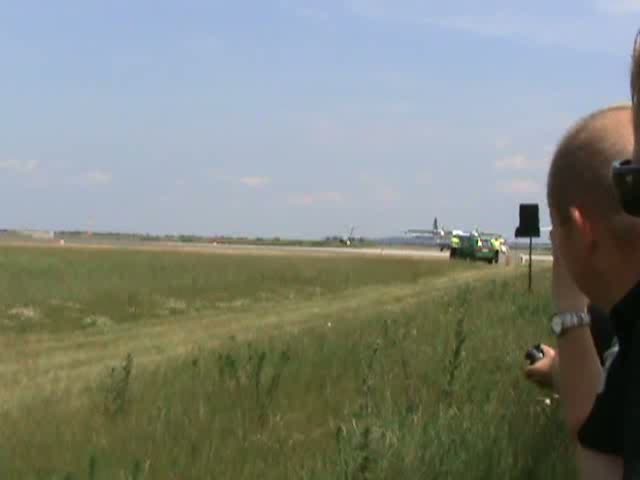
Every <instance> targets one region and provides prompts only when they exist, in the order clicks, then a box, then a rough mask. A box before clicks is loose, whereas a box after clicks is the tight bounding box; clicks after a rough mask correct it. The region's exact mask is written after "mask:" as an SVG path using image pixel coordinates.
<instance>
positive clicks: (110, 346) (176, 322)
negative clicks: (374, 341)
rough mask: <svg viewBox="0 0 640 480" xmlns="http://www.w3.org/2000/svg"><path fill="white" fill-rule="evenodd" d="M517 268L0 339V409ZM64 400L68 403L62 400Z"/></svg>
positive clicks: (323, 323)
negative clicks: (128, 358)
mask: <svg viewBox="0 0 640 480" xmlns="http://www.w3.org/2000/svg"><path fill="white" fill-rule="evenodd" d="M517 271H518V269H517V268H495V267H494V268H479V269H473V270H469V271H465V272H462V273H452V274H449V275H446V276H442V277H438V278H429V279H425V280H423V281H420V282H417V283H415V284H399V285H386V286H369V287H362V288H358V289H353V290H350V291H348V292H344V293H341V294H338V295H331V296H321V297H319V298H317V299H313V300H305V301H290V302H278V303H271V304H269V303H263V304H253V305H250V306H248V307H246V308H243V309H240V310H238V311H234V312H227V313H220V312H212V313H211V314H198V315H197V316H196V315H187V316H177V317H173V318H171V319H166V318H165V319H162V320H148V321H145V322H143V323H134V324H126V325H118V326H116V327H113V328H111V329H108V330H105V331H91V332H89V331H78V332H74V333H71V334H66V335H64V336H62V335H44V334H37V335H36V334H25V335H11V336H3V337H0V381H1V382H2V385H3V386H4V388H3V389H2V391H1V393H0V409H7V408H12V407H13V406H15V405H18V404H20V403H21V402H24V401H28V400H29V399H33V398H37V397H39V396H40V395H41V394H43V393H48V392H58V391H65V393H69V392H72V393H73V392H76V393H77V392H79V391H81V390H82V389H83V388H85V387H86V386H87V385H89V384H90V383H91V382H92V381H94V380H96V379H97V378H98V376H99V375H100V373H101V371H104V369H105V368H108V367H110V366H111V365H114V364H115V363H116V362H119V361H121V360H122V359H123V358H124V356H125V355H126V354H127V353H132V354H133V356H134V359H135V365H136V369H137V370H139V369H141V368H143V369H144V368H147V367H150V366H155V365H158V364H160V363H161V362H163V361H166V360H168V359H171V357H174V356H176V355H184V354H186V353H188V352H190V351H193V350H195V349H197V348H212V347H216V346H218V345H220V344H222V343H223V342H228V341H229V340H230V338H231V337H234V338H236V339H238V340H241V341H247V340H250V339H252V338H255V337H257V336H260V337H264V336H268V335H275V334H279V333H282V332H291V331H295V330H299V329H302V328H309V327H323V328H329V327H328V322H333V323H336V322H344V321H349V319H350V318H351V317H354V316H355V314H357V316H358V317H359V318H362V316H363V315H362V314H363V311H364V312H367V311H371V312H372V314H373V313H375V312H379V311H380V310H381V309H395V308H401V307H403V306H406V305H410V304H412V303H415V302H417V301H420V300H424V299H425V298H435V297H436V296H438V295H440V294H442V293H444V292H445V291H446V290H447V289H449V288H451V287H452V286H453V285H457V284H461V283H464V282H470V281H478V280H485V279H490V278H497V277H502V276H505V275H511V274H514V273H515V272H517ZM66 398H73V396H68V397H66Z"/></svg>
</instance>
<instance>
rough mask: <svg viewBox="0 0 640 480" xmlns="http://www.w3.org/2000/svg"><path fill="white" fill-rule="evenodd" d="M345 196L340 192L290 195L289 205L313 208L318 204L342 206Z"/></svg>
mask: <svg viewBox="0 0 640 480" xmlns="http://www.w3.org/2000/svg"><path fill="white" fill-rule="evenodd" d="M342 202H344V196H343V195H342V194H341V193H339V192H319V193H300V194H294V195H290V196H289V199H288V203H289V204H291V205H297V206H305V207H308V206H311V205H318V204H334V205H337V204H340V203H342Z"/></svg>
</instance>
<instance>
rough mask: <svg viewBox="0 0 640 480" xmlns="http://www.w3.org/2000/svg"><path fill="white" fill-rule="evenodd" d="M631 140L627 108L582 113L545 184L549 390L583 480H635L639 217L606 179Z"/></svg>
mask: <svg viewBox="0 0 640 480" xmlns="http://www.w3.org/2000/svg"><path fill="white" fill-rule="evenodd" d="M633 138H634V136H633V121H632V110H631V108H630V107H629V106H617V107H611V108H608V109H605V110H601V111H598V112H596V113H594V114H592V115H589V116H588V117H586V118H584V119H582V120H581V121H580V122H578V123H577V124H576V126H574V127H573V128H572V129H571V130H570V131H569V132H568V133H567V134H566V135H565V137H564V138H563V140H562V141H561V142H560V144H559V146H558V148H557V149H556V152H555V154H554V156H553V159H552V162H551V166H550V169H549V176H548V182H547V197H548V198H547V199H548V203H549V210H550V215H551V221H552V225H553V230H552V244H553V254H554V264H553V281H552V285H553V292H552V293H553V299H554V307H555V310H556V314H555V315H554V317H553V319H552V329H553V331H554V333H555V334H556V336H557V344H558V351H559V353H560V358H561V361H560V362H559V372H558V379H559V381H558V383H559V391H560V397H561V399H562V403H563V406H564V413H565V419H566V422H567V424H568V426H569V430H570V431H571V433H572V434H573V436H574V438H575V439H576V440H577V441H578V443H579V445H580V448H578V463H579V466H580V472H581V476H582V478H584V479H596V478H597V479H609V478H611V479H625V480H630V479H637V480H640V329H638V328H636V323H637V322H636V319H637V320H640V249H639V248H636V246H637V245H640V219H638V218H634V217H633V216H631V215H629V214H627V213H626V212H625V211H624V210H623V208H622V206H621V205H620V203H619V201H618V194H617V192H616V189H615V188H614V184H613V182H612V177H611V167H612V165H613V164H614V162H616V161H618V160H620V159H623V158H629V157H630V156H631V154H632V151H633V144H634V141H633ZM587 298H589V300H590V301H592V302H593V303H595V304H596V305H599V306H601V307H603V308H604V309H605V311H607V312H608V314H609V317H610V319H611V322H612V325H613V328H614V331H615V334H616V337H617V339H618V342H619V348H618V351H617V353H616V355H615V357H614V358H613V359H612V361H611V363H610V365H609V367H608V369H603V368H602V366H601V364H600V361H599V359H598V355H597V353H596V349H595V347H594V343H593V339H592V336H591V333H590V331H589V326H590V318H589V315H588V314H587V311H586V307H587Z"/></svg>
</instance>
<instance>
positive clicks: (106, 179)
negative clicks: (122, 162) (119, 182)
mask: <svg viewBox="0 0 640 480" xmlns="http://www.w3.org/2000/svg"><path fill="white" fill-rule="evenodd" d="M83 180H84V183H86V184H88V185H109V184H110V183H111V181H112V180H113V175H112V174H111V172H105V171H102V170H95V171H92V172H87V173H85V174H84V175H83Z"/></svg>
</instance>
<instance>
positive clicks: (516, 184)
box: [498, 178, 542, 195]
mask: <svg viewBox="0 0 640 480" xmlns="http://www.w3.org/2000/svg"><path fill="white" fill-rule="evenodd" d="M498 191H500V192H502V193H509V194H514V195H530V194H535V193H540V192H541V191H542V188H541V187H540V184H539V183H538V182H535V181H533V180H528V179H519V178H514V179H511V180H507V181H505V182H501V183H499V184H498Z"/></svg>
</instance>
